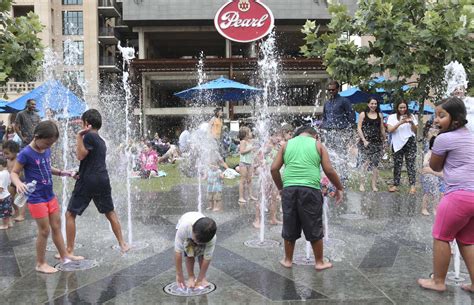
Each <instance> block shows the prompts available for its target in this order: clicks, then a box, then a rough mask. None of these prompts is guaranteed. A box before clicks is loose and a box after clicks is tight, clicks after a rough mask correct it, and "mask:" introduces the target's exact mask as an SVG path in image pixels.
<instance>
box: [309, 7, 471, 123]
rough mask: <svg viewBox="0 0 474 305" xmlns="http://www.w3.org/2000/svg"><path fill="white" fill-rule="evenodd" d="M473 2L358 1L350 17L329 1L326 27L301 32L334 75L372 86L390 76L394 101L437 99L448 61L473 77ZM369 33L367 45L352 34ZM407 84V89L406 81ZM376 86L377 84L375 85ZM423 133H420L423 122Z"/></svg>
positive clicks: (388, 85)
mask: <svg viewBox="0 0 474 305" xmlns="http://www.w3.org/2000/svg"><path fill="white" fill-rule="evenodd" d="M471 1H472V0H459V1H456V0H437V1H436V0H431V1H425V0H410V1H406V0H360V1H359V6H358V9H357V11H356V12H355V15H354V16H351V15H350V14H349V13H348V11H347V8H346V7H345V6H344V5H341V4H330V5H329V7H328V9H329V12H330V14H331V16H332V19H331V22H330V23H329V24H328V26H327V28H328V31H327V32H325V33H320V26H319V25H316V22H314V21H307V22H306V24H305V25H304V27H303V29H302V32H303V33H304V34H305V35H306V37H305V45H303V46H302V47H301V49H300V51H301V53H302V54H303V55H304V56H306V57H320V58H322V59H323V62H324V64H325V66H326V68H327V72H328V73H329V75H330V76H331V77H333V78H334V79H337V80H340V81H342V82H345V83H348V84H352V85H359V86H361V87H362V88H364V89H368V87H369V86H368V82H369V81H370V79H371V78H373V76H374V75H380V74H383V73H389V74H390V79H391V80H390V81H386V82H384V83H383V84H381V85H380V86H383V87H384V88H385V89H386V90H388V91H389V92H393V95H392V96H391V97H392V99H394V100H396V99H397V98H402V97H403V98H407V99H414V100H417V101H419V102H420V109H421V111H420V113H422V110H423V106H424V101H425V100H427V99H428V98H430V97H431V98H432V99H433V100H434V101H439V100H440V99H441V98H442V96H443V94H444V91H445V89H446V85H445V83H444V65H446V64H448V63H449V62H450V61H453V60H457V61H458V62H460V63H462V64H463V65H464V67H465V69H466V71H467V74H468V75H473V72H474V71H473V70H474V67H473V66H474V65H473V64H474V62H473V61H472V55H473V54H474V9H473V6H472V5H470V3H471ZM352 36H361V37H362V36H368V37H371V38H370V42H369V45H368V46H362V47H359V46H357V45H356V44H355V43H354V41H353V40H352V39H350V37H352ZM406 84H409V85H410V86H412V89H411V90H409V91H408V92H407V93H403V92H402V90H401V86H402V85H406ZM372 89H374V88H372ZM421 125H422V124H420V128H419V132H420V131H421V128H422V126H421Z"/></svg>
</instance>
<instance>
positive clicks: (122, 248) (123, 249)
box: [120, 242, 130, 254]
mask: <svg viewBox="0 0 474 305" xmlns="http://www.w3.org/2000/svg"><path fill="white" fill-rule="evenodd" d="M128 251H130V246H129V245H128V244H127V243H125V242H124V243H123V244H120V252H121V253H122V254H125V253H127V252H128Z"/></svg>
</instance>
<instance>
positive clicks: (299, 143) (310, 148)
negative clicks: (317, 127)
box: [283, 136, 321, 190]
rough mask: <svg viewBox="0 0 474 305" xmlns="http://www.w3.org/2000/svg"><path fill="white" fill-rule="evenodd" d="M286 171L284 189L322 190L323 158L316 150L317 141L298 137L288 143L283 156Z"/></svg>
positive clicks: (284, 173)
mask: <svg viewBox="0 0 474 305" xmlns="http://www.w3.org/2000/svg"><path fill="white" fill-rule="evenodd" d="M283 161H284V163H285V170H284V172H283V187H287V186H307V187H312V188H315V189H318V190H319V189H320V184H319V182H320V180H321V174H320V165H321V156H320V155H319V152H318V150H317V149H316V140H315V139H314V138H312V137H308V136H298V137H296V138H293V139H291V140H289V141H288V144H287V145H286V149H285V153H284V155H283Z"/></svg>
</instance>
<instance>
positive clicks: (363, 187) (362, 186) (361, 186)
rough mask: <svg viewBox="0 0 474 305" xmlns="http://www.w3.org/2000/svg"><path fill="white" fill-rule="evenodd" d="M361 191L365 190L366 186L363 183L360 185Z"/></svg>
mask: <svg viewBox="0 0 474 305" xmlns="http://www.w3.org/2000/svg"><path fill="white" fill-rule="evenodd" d="M359 191H361V192H365V186H364V185H363V184H361V185H359Z"/></svg>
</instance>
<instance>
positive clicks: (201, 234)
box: [174, 212, 217, 289]
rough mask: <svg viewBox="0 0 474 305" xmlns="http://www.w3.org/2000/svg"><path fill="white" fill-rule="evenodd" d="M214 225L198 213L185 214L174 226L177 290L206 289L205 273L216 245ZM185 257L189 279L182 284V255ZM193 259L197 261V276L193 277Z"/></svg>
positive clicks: (213, 222) (210, 220) (212, 221)
mask: <svg viewBox="0 0 474 305" xmlns="http://www.w3.org/2000/svg"><path fill="white" fill-rule="evenodd" d="M216 231H217V227H216V223H215V221H214V220H212V219H211V218H209V217H205V216H204V215H203V214H201V213H199V212H188V213H185V214H184V215H183V216H181V218H180V219H179V221H178V224H177V225H176V237H175V240H174V251H175V262H176V283H177V284H178V287H179V288H182V289H183V288H186V287H189V288H194V287H206V286H208V285H209V283H208V281H207V280H206V272H207V269H208V268H209V265H210V264H211V258H212V253H213V252H214V248H215V245H216ZM182 253H184V257H186V271H187V272H188V276H189V279H188V280H187V282H186V284H185V283H184V276H183V266H182V265H183V258H182V257H183V255H182ZM195 258H197V259H198V261H199V269H200V270H199V275H198V277H197V278H195V277H194V262H195Z"/></svg>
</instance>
